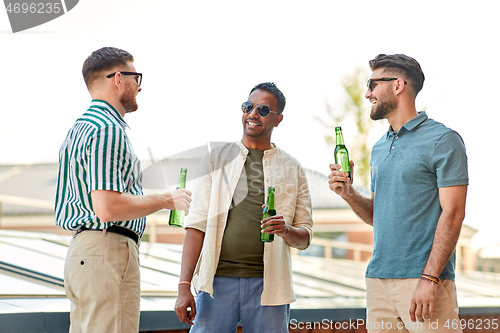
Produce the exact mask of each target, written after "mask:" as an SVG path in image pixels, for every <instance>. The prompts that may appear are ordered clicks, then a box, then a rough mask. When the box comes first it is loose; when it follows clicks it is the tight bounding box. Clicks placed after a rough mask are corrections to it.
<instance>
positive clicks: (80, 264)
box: [68, 255, 105, 281]
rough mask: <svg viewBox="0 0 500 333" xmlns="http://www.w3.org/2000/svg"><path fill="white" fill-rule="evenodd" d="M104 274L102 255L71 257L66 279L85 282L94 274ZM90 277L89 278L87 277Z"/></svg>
mask: <svg viewBox="0 0 500 333" xmlns="http://www.w3.org/2000/svg"><path fill="white" fill-rule="evenodd" d="M101 273H105V269H104V256H103V255H73V256H71V258H70V269H69V270H68V274H69V276H68V278H69V279H70V281H73V280H74V279H75V278H76V279H78V280H86V279H87V278H89V277H90V276H92V275H94V274H101ZM89 275H90V276H89Z"/></svg>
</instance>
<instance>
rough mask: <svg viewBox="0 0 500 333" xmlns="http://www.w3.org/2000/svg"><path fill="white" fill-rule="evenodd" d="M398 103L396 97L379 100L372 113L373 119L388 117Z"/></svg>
mask: <svg viewBox="0 0 500 333" xmlns="http://www.w3.org/2000/svg"><path fill="white" fill-rule="evenodd" d="M397 107H398V103H397V102H396V101H395V100H394V99H387V100H386V101H380V100H377V105H376V107H375V110H373V111H372V112H371V113H370V118H371V119H372V120H381V119H387V116H388V115H389V114H391V113H392V111H394V110H396V108H397Z"/></svg>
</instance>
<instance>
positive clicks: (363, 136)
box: [317, 68, 373, 188]
mask: <svg viewBox="0 0 500 333" xmlns="http://www.w3.org/2000/svg"><path fill="white" fill-rule="evenodd" d="M367 80H368V75H367V74H366V72H365V71H363V70H362V69H361V68H357V69H356V70H355V71H354V73H353V74H351V75H347V76H346V77H344V78H343V80H342V88H343V90H344V92H345V93H346V94H345V98H344V101H343V107H342V108H341V110H338V109H335V108H334V107H333V106H332V105H331V104H329V103H326V104H325V110H326V114H327V118H328V119H327V120H326V121H325V119H323V118H317V120H318V121H320V122H321V123H322V124H324V125H325V126H326V127H327V128H328V130H329V131H328V132H329V133H332V134H331V135H325V142H326V144H327V145H330V146H335V126H342V124H345V123H346V122H347V121H354V123H355V125H356V127H355V128H356V133H346V132H345V130H344V139H345V141H346V147H347V149H348V150H349V157H350V159H351V160H353V161H354V166H355V173H354V181H355V183H358V184H360V185H362V186H363V187H365V188H366V187H368V182H369V176H370V153H371V148H370V147H369V146H368V138H369V135H370V130H371V129H372V126H373V121H372V120H371V119H370V108H369V106H368V105H367V102H365V101H366V99H365V92H366V81H367ZM343 129H344V127H343Z"/></svg>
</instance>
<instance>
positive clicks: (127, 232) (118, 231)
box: [75, 225, 139, 244]
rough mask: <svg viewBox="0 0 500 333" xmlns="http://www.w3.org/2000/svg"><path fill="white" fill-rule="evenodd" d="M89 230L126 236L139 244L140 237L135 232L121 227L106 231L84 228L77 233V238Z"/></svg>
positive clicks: (110, 228)
mask: <svg viewBox="0 0 500 333" xmlns="http://www.w3.org/2000/svg"><path fill="white" fill-rule="evenodd" d="M87 230H90V231H103V230H106V232H111V233H113V234H119V235H123V236H126V237H128V238H130V239H132V240H133V241H134V242H135V243H136V244H137V243H139V235H137V234H136V233H135V232H133V231H132V230H130V229H128V228H124V227H120V226H117V225H112V226H111V227H108V228H106V229H90V228H87V227H86V226H82V227H81V228H80V229H79V230H78V231H77V232H76V233H75V237H76V235H78V234H79V233H81V232H83V231H87Z"/></svg>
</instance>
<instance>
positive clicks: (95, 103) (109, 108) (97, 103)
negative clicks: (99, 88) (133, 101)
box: [90, 99, 130, 129]
mask: <svg viewBox="0 0 500 333" xmlns="http://www.w3.org/2000/svg"><path fill="white" fill-rule="evenodd" d="M92 107H97V108H98V109H100V110H103V111H106V112H107V113H109V114H110V115H111V116H112V117H113V118H115V119H116V121H117V122H118V123H119V124H120V126H121V127H122V128H123V129H125V128H128V129H130V126H129V125H128V124H127V123H126V122H125V120H123V117H122V115H121V114H120V112H118V111H117V110H116V109H115V108H114V107H113V105H111V104H109V103H108V102H106V101H103V100H102V99H93V100H92V103H91V104H90V108H92Z"/></svg>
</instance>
